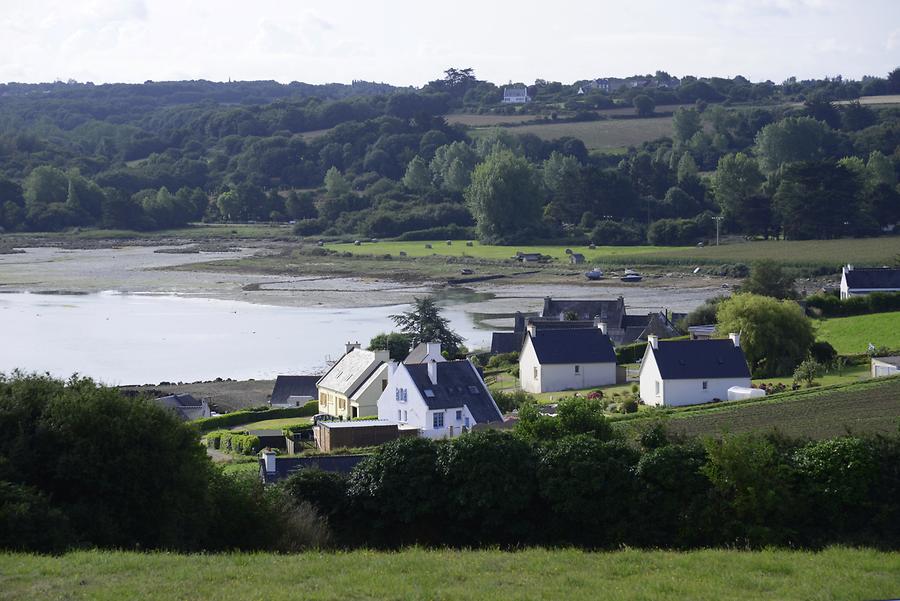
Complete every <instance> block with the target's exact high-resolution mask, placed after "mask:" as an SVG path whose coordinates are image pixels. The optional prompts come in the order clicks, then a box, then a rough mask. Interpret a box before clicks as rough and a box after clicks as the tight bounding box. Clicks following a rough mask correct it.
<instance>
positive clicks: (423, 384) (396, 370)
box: [378, 359, 503, 438]
mask: <svg viewBox="0 0 900 601" xmlns="http://www.w3.org/2000/svg"><path fill="white" fill-rule="evenodd" d="M378 419H379V420H383V421H388V422H393V423H396V424H398V425H399V427H400V429H401V430H405V429H416V430H418V431H419V434H420V435H421V436H424V437H427V438H452V437H454V436H458V435H459V434H462V433H463V432H467V431H469V430H471V429H472V428H473V427H474V426H476V425H478V424H487V423H494V422H502V421H503V414H502V413H501V412H500V409H499V408H498V407H497V404H496V403H495V402H494V399H493V397H491V393H490V392H489V391H488V389H487V386H486V385H485V384H484V380H483V379H482V377H481V375H480V374H479V373H478V370H477V369H475V366H474V365H472V363H471V362H470V361H469V360H467V359H462V360H459V361H443V362H438V361H429V362H428V363H419V364H406V363H401V364H399V365H398V364H395V363H391V364H390V365H389V366H388V386H387V388H386V389H385V390H384V392H383V393H382V394H381V398H379V399H378Z"/></svg>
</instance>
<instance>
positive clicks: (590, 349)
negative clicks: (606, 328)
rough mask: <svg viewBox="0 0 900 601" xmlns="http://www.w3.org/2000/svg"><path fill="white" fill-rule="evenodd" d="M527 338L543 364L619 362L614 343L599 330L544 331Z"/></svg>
mask: <svg viewBox="0 0 900 601" xmlns="http://www.w3.org/2000/svg"><path fill="white" fill-rule="evenodd" d="M528 336H529V338H531V344H532V345H533V346H534V352H535V353H536V354H537V357H538V361H539V362H540V363H541V364H542V365H553V364H568V363H615V362H616V352H615V351H614V350H613V345H612V341H610V339H609V336H607V335H606V334H604V333H603V332H601V331H600V328H580V329H565V330H544V329H541V330H538V332H537V335H536V336H532V335H531V334H529V335H528Z"/></svg>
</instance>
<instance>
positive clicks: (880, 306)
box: [805, 292, 900, 317]
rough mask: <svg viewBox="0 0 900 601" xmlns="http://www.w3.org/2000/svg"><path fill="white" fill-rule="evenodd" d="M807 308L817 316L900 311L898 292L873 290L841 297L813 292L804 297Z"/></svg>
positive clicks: (847, 315) (846, 315)
mask: <svg viewBox="0 0 900 601" xmlns="http://www.w3.org/2000/svg"><path fill="white" fill-rule="evenodd" d="M805 300H806V307H807V310H809V309H812V310H813V312H814V313H816V314H817V315H816V316H817V317H849V316H851V315H864V314H868V313H887V312H889V311H900V292H873V293H871V294H866V295H863V296H851V297H850V298H848V299H841V298H840V297H838V296H837V295H836V294H813V295H811V296H808V297H806V299H805Z"/></svg>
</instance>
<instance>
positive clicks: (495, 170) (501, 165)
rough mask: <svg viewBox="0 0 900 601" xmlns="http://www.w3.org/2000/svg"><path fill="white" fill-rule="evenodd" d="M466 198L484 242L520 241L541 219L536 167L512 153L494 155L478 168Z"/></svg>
mask: <svg viewBox="0 0 900 601" xmlns="http://www.w3.org/2000/svg"><path fill="white" fill-rule="evenodd" d="M465 197H466V201H467V203H468V206H469V210H470V211H472V215H473V216H474V217H475V222H476V224H477V225H476V228H477V231H478V237H479V239H480V240H481V241H482V242H493V243H498V242H500V243H503V242H506V243H509V242H513V241H516V240H521V239H523V238H525V237H526V235H527V234H528V232H530V231H533V230H534V228H535V224H536V223H538V222H539V221H540V218H541V191H540V186H539V185H538V181H537V176H536V173H535V170H534V167H532V165H531V163H529V162H528V161H527V160H526V159H524V158H522V157H517V156H515V155H513V154H512V153H511V152H509V151H500V152H497V153H495V154H492V155H490V156H488V157H487V158H486V159H485V161H484V162H483V163H481V164H480V165H478V166H477V167H476V168H475V171H474V173H473V174H472V183H471V184H470V185H469V187H468V188H467V189H466V192H465Z"/></svg>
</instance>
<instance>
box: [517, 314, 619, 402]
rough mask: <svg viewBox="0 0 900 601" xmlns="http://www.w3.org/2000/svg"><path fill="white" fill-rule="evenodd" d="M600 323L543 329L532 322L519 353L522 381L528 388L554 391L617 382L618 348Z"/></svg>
mask: <svg viewBox="0 0 900 601" xmlns="http://www.w3.org/2000/svg"><path fill="white" fill-rule="evenodd" d="M605 330H606V324H604V323H601V324H599V325H598V326H597V327H590V328H567V329H559V330H556V329H540V328H537V327H535V325H533V324H532V325H531V326H530V327H529V328H528V332H527V334H526V336H525V342H524V344H523V345H522V351H521V353H520V355H519V381H520V382H521V386H522V389H523V390H525V391H526V392H531V393H540V392H555V391H559V390H572V389H579V388H591V387H595V386H609V385H611V384H615V383H616V352H615V350H613V345H612V342H611V341H610V339H609V336H607V335H606V331H605Z"/></svg>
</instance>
